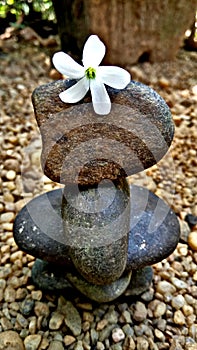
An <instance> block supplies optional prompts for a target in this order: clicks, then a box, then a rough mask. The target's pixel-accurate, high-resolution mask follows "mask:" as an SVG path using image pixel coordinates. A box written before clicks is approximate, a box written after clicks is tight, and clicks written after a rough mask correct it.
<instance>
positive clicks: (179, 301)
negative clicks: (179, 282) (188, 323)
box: [171, 294, 185, 310]
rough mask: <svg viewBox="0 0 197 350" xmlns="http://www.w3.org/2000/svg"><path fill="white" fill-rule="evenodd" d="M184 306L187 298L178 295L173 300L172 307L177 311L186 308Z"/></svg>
mask: <svg viewBox="0 0 197 350" xmlns="http://www.w3.org/2000/svg"><path fill="white" fill-rule="evenodd" d="M184 304H185V298H184V297H183V296H182V295H181V294H178V295H176V296H174V297H173V298H172V301H171V305H172V307H174V308H175V309H176V310H179V309H181V308H182V307H183V306H184Z"/></svg>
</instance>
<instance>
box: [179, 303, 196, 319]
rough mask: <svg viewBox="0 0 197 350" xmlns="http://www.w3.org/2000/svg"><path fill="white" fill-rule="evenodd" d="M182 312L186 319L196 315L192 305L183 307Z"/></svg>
mask: <svg viewBox="0 0 197 350" xmlns="http://www.w3.org/2000/svg"><path fill="white" fill-rule="evenodd" d="M182 311H183V314H184V315H185V317H187V316H190V315H192V314H193V313H194V309H193V307H192V306H191V305H183V307H182Z"/></svg>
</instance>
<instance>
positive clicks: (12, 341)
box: [0, 331, 25, 350]
mask: <svg viewBox="0 0 197 350" xmlns="http://www.w3.org/2000/svg"><path fill="white" fill-rule="evenodd" d="M0 350H25V348H24V345H23V341H22V339H21V338H20V337H19V335H18V333H17V332H14V331H6V332H1V333H0Z"/></svg>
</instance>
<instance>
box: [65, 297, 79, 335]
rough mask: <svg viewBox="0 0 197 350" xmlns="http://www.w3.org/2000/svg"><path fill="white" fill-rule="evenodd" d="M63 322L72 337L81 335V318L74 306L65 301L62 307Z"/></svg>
mask: <svg viewBox="0 0 197 350" xmlns="http://www.w3.org/2000/svg"><path fill="white" fill-rule="evenodd" d="M62 312H63V313H64V322H65V324H66V326H67V327H68V328H69V329H70V330H71V332H72V333H73V335H74V336H78V335H80V334H81V317H80V315H79V312H78V311H77V309H76V308H75V307H74V305H73V304H72V303H71V302H70V301H67V302H66V304H65V305H64V307H63V310H62Z"/></svg>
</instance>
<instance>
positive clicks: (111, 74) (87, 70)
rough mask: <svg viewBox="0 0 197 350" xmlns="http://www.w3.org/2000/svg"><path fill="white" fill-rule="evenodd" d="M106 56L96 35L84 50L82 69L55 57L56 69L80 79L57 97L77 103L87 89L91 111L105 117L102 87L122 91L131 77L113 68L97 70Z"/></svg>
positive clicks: (108, 107)
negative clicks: (89, 93)
mask: <svg viewBox="0 0 197 350" xmlns="http://www.w3.org/2000/svg"><path fill="white" fill-rule="evenodd" d="M104 55H105V45H104V44H103V43H102V41H101V40H100V39H99V38H98V36H97V35H91V36H90V37H89V38H88V40H87V41H86V43H85V45H84V49H83V58H82V62H83V66H81V65H80V64H78V63H77V62H75V61H74V60H73V59H72V58H71V57H70V56H69V55H67V54H66V53H64V52H62V51H60V52H57V53H55V54H54V56H53V64H54V66H55V68H56V69H57V70H58V71H59V72H60V73H62V74H63V75H66V76H67V77H68V78H70V79H80V80H79V81H78V82H77V83H76V84H75V85H73V86H72V87H70V88H68V89H67V90H65V91H63V92H61V93H60V95H59V97H60V99H61V100H62V101H63V102H65V103H76V102H78V101H80V100H81V99H82V98H83V97H84V96H85V95H86V93H87V92H88V90H89V89H90V91H91V95H92V102H93V107H94V111H95V112H96V113H97V114H102V115H105V114H108V113H110V110H111V102H110V98H109V96H108V93H107V91H106V88H105V85H104V84H106V85H109V86H111V87H112V88H115V89H124V88H125V87H126V86H127V85H128V84H129V82H130V74H129V73H128V72H127V71H126V70H124V69H122V68H120V67H116V66H99V64H100V63H101V61H102V59H103V57H104Z"/></svg>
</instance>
